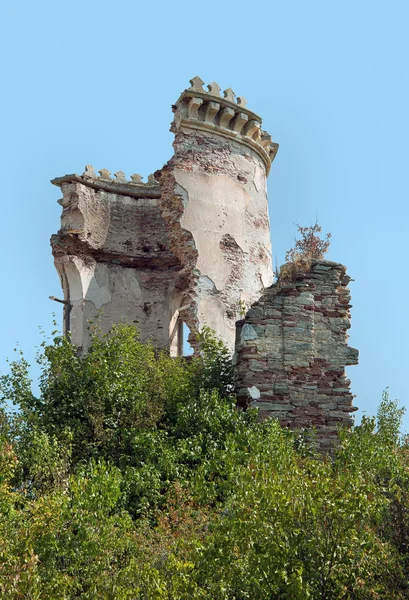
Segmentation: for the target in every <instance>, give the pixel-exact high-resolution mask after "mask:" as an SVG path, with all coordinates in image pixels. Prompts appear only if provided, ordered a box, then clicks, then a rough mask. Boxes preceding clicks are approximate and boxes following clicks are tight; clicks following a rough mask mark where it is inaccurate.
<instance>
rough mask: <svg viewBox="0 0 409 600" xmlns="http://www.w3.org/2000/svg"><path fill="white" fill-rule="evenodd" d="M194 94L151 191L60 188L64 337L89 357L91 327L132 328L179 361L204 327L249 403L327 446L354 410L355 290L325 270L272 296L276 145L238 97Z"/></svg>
mask: <svg viewBox="0 0 409 600" xmlns="http://www.w3.org/2000/svg"><path fill="white" fill-rule="evenodd" d="M190 83H191V87H189V88H188V89H186V90H185V91H184V92H182V94H181V95H180V97H179V98H178V100H177V101H176V103H175V104H174V105H173V107H172V109H173V112H174V118H173V122H172V125H171V131H172V132H173V133H174V135H175V139H174V143H173V148H174V154H173V156H172V158H171V159H170V160H169V161H168V163H167V164H166V165H165V166H164V167H162V169H160V170H158V171H156V172H155V173H154V174H153V175H150V176H149V178H148V181H147V182H146V183H144V182H143V181H142V177H141V176H140V175H138V174H133V175H131V176H130V178H129V179H127V177H126V176H125V174H124V173H123V172H122V171H119V172H117V173H115V174H114V176H113V177H111V174H110V172H109V171H108V170H107V169H101V170H100V171H98V174H97V173H96V172H95V171H94V169H93V167H91V166H90V165H88V166H86V168H85V171H84V173H83V174H82V175H75V174H73V175H64V176H63V177H58V178H56V179H54V180H53V181H52V183H53V184H54V185H57V186H58V187H60V188H61V190H62V195H63V197H62V199H61V200H59V202H60V204H61V205H62V208H63V211H62V218H61V229H60V230H59V232H58V233H57V234H56V235H54V236H52V239H51V244H52V250H53V255H54V260H55V265H56V268H57V270H58V273H59V276H60V279H61V284H62V288H63V292H64V329H65V331H70V332H71V337H72V341H73V343H74V344H76V345H78V346H80V347H83V348H86V347H87V344H88V343H89V332H88V322H89V321H90V320H93V319H95V317H96V316H97V315H99V322H100V324H101V327H102V329H103V330H107V329H109V327H110V326H111V325H112V323H114V322H117V321H121V320H123V321H126V322H130V323H135V324H136V325H137V326H138V328H139V330H140V333H141V337H142V339H144V340H151V341H152V342H153V343H154V344H155V345H156V346H158V347H163V348H169V350H170V353H171V354H172V355H173V356H179V355H181V354H183V327H184V325H185V326H187V327H188V328H189V330H190V331H191V332H194V331H197V330H200V329H201V328H202V327H203V326H204V325H207V326H208V327H210V328H212V329H214V330H215V332H216V333H217V335H218V336H219V337H221V338H222V339H223V340H224V342H225V344H226V345H227V347H228V348H230V349H231V351H232V352H233V351H234V361H235V381H236V390H237V395H238V399H239V403H240V405H242V406H248V405H249V404H252V405H255V406H257V407H258V408H259V411H260V414H261V415H262V416H276V417H278V418H279V419H280V421H281V422H282V423H283V424H285V425H289V426H291V427H309V426H311V425H315V426H317V428H318V431H319V436H320V439H321V442H322V444H323V445H324V446H325V445H327V444H329V443H331V439H332V437H333V436H334V435H335V432H336V430H337V427H338V426H339V424H349V423H350V422H351V417H350V413H351V412H352V411H353V410H354V408H353V407H352V395H351V393H350V388H349V381H348V380H347V378H346V375H345V366H346V365H352V364H356V363H357V357H358V353H357V351H356V350H354V349H352V348H350V347H349V346H348V345H347V339H348V338H347V329H348V328H349V326H350V321H349V308H350V304H349V301H350V296H349V290H348V287H347V286H348V282H349V281H350V278H349V277H348V276H347V275H346V271H345V267H343V266H342V265H340V264H338V263H332V262H329V261H324V260H321V261H318V260H317V261H313V262H312V263H311V265H310V267H309V268H308V269H306V270H303V271H301V272H298V273H297V274H295V275H294V277H293V278H291V280H288V281H285V282H280V281H279V282H277V283H275V284H273V270H272V260H271V244H270V227H269V218H268V206H267V192H266V179H267V176H268V174H269V171H270V167H271V163H272V161H273V160H274V158H275V156H276V153H277V149H278V145H277V144H276V143H275V142H273V140H272V137H271V135H269V134H268V133H267V132H266V131H264V130H263V129H262V121H261V118H260V117H259V116H258V115H257V114H255V113H253V112H252V111H250V110H249V109H248V108H247V104H246V100H245V99H244V98H243V97H237V98H236V97H235V94H234V92H233V90H232V89H231V88H229V89H227V90H225V91H224V92H223V95H221V90H220V87H219V86H218V85H217V83H212V84H210V85H208V86H207V88H208V91H206V90H205V89H204V87H203V86H204V82H203V81H202V80H201V79H200V78H199V77H195V78H193V79H192V80H191V81H190ZM244 313H245V315H244ZM243 317H244V318H243ZM191 342H192V344H193V345H194V344H195V341H194V336H191Z"/></svg>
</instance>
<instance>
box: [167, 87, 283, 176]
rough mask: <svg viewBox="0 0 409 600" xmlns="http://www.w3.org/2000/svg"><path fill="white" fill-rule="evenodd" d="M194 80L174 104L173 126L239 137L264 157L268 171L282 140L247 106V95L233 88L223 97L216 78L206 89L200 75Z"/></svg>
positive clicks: (225, 92)
mask: <svg viewBox="0 0 409 600" xmlns="http://www.w3.org/2000/svg"><path fill="white" fill-rule="evenodd" d="M190 84H191V87H190V88H188V89H186V90H184V92H182V94H181V95H180V97H179V99H178V100H177V102H176V104H175V105H174V106H173V107H172V108H173V111H174V113H175V117H174V120H173V123H172V129H171V130H172V131H174V132H176V131H177V130H178V129H180V128H189V129H198V130H201V131H205V132H211V133H215V134H217V135H220V136H222V137H226V138H229V139H231V140H236V141H238V142H240V144H242V145H244V146H247V147H248V148H251V149H252V150H254V151H255V152H256V153H257V154H258V155H259V156H260V157H261V158H262V160H263V162H264V164H265V167H266V172H267V174H268V173H269V171H270V167H271V163H272V162H273V160H274V158H275V156H276V154H277V150H278V144H276V143H275V142H273V140H272V137H271V135H270V134H269V133H267V132H266V131H264V130H263V129H262V120H261V118H260V117H259V116H258V115H256V114H255V113H254V112H252V111H250V110H248V109H247V108H246V106H247V102H246V99H245V98H244V97H243V96H238V97H237V99H236V95H235V93H234V92H233V90H232V89H231V88H228V89H226V90H224V92H223V97H222V96H221V94H220V91H221V88H220V86H219V85H218V84H217V83H215V82H213V83H210V84H209V85H208V86H207V87H208V91H207V92H206V91H205V90H204V89H203V85H204V81H202V79H200V77H194V78H193V79H191V80H190Z"/></svg>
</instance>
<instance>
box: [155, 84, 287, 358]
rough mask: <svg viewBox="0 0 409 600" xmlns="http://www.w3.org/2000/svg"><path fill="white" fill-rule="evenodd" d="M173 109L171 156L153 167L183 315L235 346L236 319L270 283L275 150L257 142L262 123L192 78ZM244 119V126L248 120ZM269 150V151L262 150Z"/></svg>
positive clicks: (229, 96)
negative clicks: (177, 269)
mask: <svg viewBox="0 0 409 600" xmlns="http://www.w3.org/2000/svg"><path fill="white" fill-rule="evenodd" d="M191 83H192V88H190V89H189V90H187V91H185V92H184V94H182V96H181V98H180V99H179V100H178V102H177V104H176V106H175V108H174V110H175V119H174V122H173V124H172V131H174V133H175V141H174V144H173V147H174V155H173V157H172V158H171V160H170V161H169V162H168V163H167V164H166V165H165V167H164V168H163V169H161V170H160V171H158V172H157V173H155V177H156V178H157V179H158V181H159V182H160V186H161V193H162V199H161V202H162V207H163V216H164V218H165V219H166V221H167V225H168V235H169V239H170V246H171V249H172V251H173V252H174V254H175V255H176V256H177V257H178V259H179V261H180V263H181V264H182V273H183V277H184V281H185V296H184V300H183V304H184V305H186V306H187V308H186V310H185V311H184V313H183V316H184V319H185V321H186V323H187V324H188V325H189V327H190V329H191V330H197V329H201V327H202V326H203V325H207V326H209V327H211V328H212V329H214V330H215V331H216V332H217V333H218V335H220V336H221V337H222V339H223V340H224V342H225V343H226V345H227V346H228V347H229V348H230V349H231V350H233V348H234V338H235V322H236V320H237V319H238V318H240V314H241V312H242V310H243V306H250V305H251V304H252V302H254V301H255V300H256V299H257V298H258V297H259V295H260V293H261V291H262V290H263V289H264V287H266V286H268V285H270V284H271V283H272V278H273V273H272V262H271V241H270V226H269V217H268V205H267V191H266V178H267V174H268V170H269V167H270V164H271V160H272V159H273V158H274V156H275V152H276V150H277V147H276V145H273V146H272V142H271V137H270V136H268V134H264V132H263V135H264V136H265V145H264V146H263V144H262V143H261V121H260V120H259V118H258V117H257V119H258V120H256V119H253V117H255V115H254V114H253V113H249V112H248V111H246V109H245V108H244V105H245V101H244V99H239V100H240V102H241V103H240V104H237V103H236V104H233V102H232V101H234V94H233V92H231V90H226V92H225V99H222V98H220V97H216V96H214V94H215V93H216V92H217V93H218V89H217V88H218V86H217V87H216V84H211V85H209V86H208V87H209V90H210V92H209V94H210V96H209V95H208V94H207V93H205V92H204V91H203V90H202V84H203V82H201V81H200V80H199V82H198V84H197V82H195V80H192V82H191ZM249 124H250V126H249ZM266 148H267V150H268V151H270V149H271V156H270V155H269V154H268V152H267V150H266Z"/></svg>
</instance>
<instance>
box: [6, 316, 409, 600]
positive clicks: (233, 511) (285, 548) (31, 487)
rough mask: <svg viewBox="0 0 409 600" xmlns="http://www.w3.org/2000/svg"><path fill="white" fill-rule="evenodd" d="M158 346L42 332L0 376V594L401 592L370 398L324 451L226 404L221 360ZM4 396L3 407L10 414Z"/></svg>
mask: <svg viewBox="0 0 409 600" xmlns="http://www.w3.org/2000/svg"><path fill="white" fill-rule="evenodd" d="M201 335H202V339H201V348H202V354H201V356H196V357H190V358H188V359H186V358H185V359H183V358H171V357H169V355H168V354H167V353H166V352H159V351H156V350H155V349H154V348H153V347H151V346H150V345H149V344H143V343H141V341H140V339H139V337H138V332H137V330H136V329H135V328H134V327H130V326H125V325H118V326H114V327H113V328H112V330H111V331H110V332H109V333H108V334H105V335H102V334H101V333H100V332H98V331H94V332H93V335H92V344H91V346H90V348H89V350H88V352H86V353H85V354H79V353H78V351H77V350H76V348H74V347H73V346H72V345H71V344H70V342H69V340H67V339H66V338H63V337H57V338H55V339H54V340H53V341H52V342H51V343H44V345H43V348H42V351H41V353H40V355H39V357H38V360H39V363H40V365H41V370H42V375H41V379H40V390H39V394H38V395H34V394H33V392H32V382H31V381H30V377H29V365H28V364H27V363H26V361H25V360H24V358H23V357H20V358H19V360H17V361H15V362H12V363H11V364H10V372H9V373H8V374H5V375H3V376H2V378H1V380H0V393H1V398H2V408H1V410H0V426H1V429H0V508H1V510H0V595H1V597H2V598H6V599H8V598H10V599H17V598H27V599H36V600H37V599H58V600H60V599H71V598H84V599H94V598H106V599H118V600H125V599H135V598H137V599H149V600H150V599H158V600H159V599H169V600H170V599H172V600H179V599H180V600H182V599H186V600H187V599H209V600H214V599H215V598H217V599H226V600H227V599H228V600H244V599H251V600H258V599H260V600H265V599H267V598H271V599H285V598H289V599H290V598H291V599H294V600H297V599H299V600H301V599H302V600H304V599H306V598H312V599H347V598H356V599H378V598H388V599H389V598H390V599H403V598H407V597H409V593H408V590H409V584H408V543H409V513H408V506H409V461H408V456H409V447H408V443H407V440H406V439H404V438H402V437H401V436H400V433H399V428H400V419H401V417H402V409H400V408H399V406H398V403H397V402H396V401H394V400H391V399H390V398H389V396H388V393H387V392H385V394H384V396H383V399H382V401H381V403H380V406H379V409H378V415H377V417H376V418H372V417H364V418H363V420H362V423H361V424H360V425H358V426H355V427H353V428H352V429H351V430H348V431H341V432H340V442H339V446H338V448H337V449H336V451H335V452H334V454H333V455H332V456H323V455H321V454H319V453H318V452H317V450H316V448H315V447H314V443H313V441H311V439H310V437H311V436H308V438H307V437H306V436H305V435H304V433H303V432H298V433H294V432H290V431H288V430H285V429H283V428H281V427H280V425H279V424H278V423H277V422H275V421H273V420H269V421H264V422H262V423H258V422H257V418H256V413H255V411H252V410H248V411H247V412H242V411H238V410H237V409H236V406H235V398H234V396H233V394H232V381H231V376H232V367H231V361H230V357H229V354H228V352H227V350H226V349H225V348H224V347H223V344H221V342H220V341H218V340H217V339H216V338H215V337H214V336H213V335H212V333H211V332H210V331H209V330H205V331H204V332H203V333H202V334H201ZM10 403H14V405H15V406H16V408H17V410H16V411H10V410H9V408H8V407H9V405H10Z"/></svg>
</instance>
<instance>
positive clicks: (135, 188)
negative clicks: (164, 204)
mask: <svg viewBox="0 0 409 600" xmlns="http://www.w3.org/2000/svg"><path fill="white" fill-rule="evenodd" d="M98 173H99V175H97V173H96V172H95V169H94V167H93V166H92V165H86V166H85V170H84V172H83V174H82V175H77V174H71V175H63V176H62V177H56V178H55V179H53V180H52V181H51V183H52V184H54V185H56V186H58V187H61V186H62V184H64V183H74V182H76V183H81V184H83V185H85V186H87V187H90V188H93V189H95V190H103V191H105V192H108V193H111V194H121V195H125V196H131V197H134V198H160V187H159V183H158V182H157V181H156V179H155V177H154V175H153V174H152V175H149V176H148V180H147V181H146V182H144V181H143V177H142V175H139V174H138V173H134V174H133V175H131V176H130V179H127V177H126V175H125V173H124V172H123V171H117V172H116V173H114V175H113V177H112V175H111V173H110V171H108V169H101V170H100V171H98Z"/></svg>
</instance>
